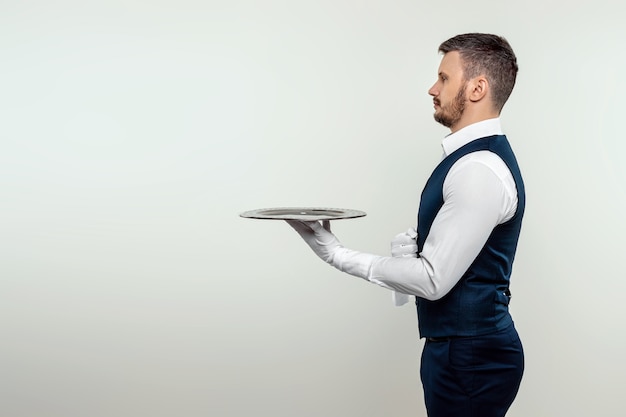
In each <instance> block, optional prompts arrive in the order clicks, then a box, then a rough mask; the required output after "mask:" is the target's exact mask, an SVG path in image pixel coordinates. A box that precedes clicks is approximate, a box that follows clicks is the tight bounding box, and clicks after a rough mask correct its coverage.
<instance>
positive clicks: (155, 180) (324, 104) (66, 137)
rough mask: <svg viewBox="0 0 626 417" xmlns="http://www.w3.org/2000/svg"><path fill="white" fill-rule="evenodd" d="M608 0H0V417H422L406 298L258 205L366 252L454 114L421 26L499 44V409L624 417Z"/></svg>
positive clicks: (617, 104) (412, 211)
mask: <svg viewBox="0 0 626 417" xmlns="http://www.w3.org/2000/svg"><path fill="white" fill-rule="evenodd" d="M617 6H618V2H617V1H615V2H611V1H608V0H599V1H595V2H589V3H587V4H584V5H582V4H581V5H575V4H568V5H565V6H564V5H562V3H561V2H550V1H545V0H541V1H539V0H530V1H527V2H525V3H519V2H502V1H497V2H496V1H486V0H478V1H473V2H466V1H460V0H453V1H448V2H443V3H442V2H428V3H427V2H420V1H408V0H398V1H393V2H386V1H382V0H372V1H356V0H333V1H317V2H305V1H280V0H267V1H253V0H239V1H237V0H235V1H222V2H219V1H208V2H207V1H192V0H179V1H172V0H161V1H143V0H138V1H114V0H109V1H102V2H84V1H74V2H72V1H55V2H52V1H45V2H44V1H34V2H17V1H2V2H0V51H1V52H2V53H1V54H0V56H1V61H0V74H1V77H0V111H1V119H0V120H1V121H2V122H1V123H0V141H1V143H0V145H1V148H0V207H1V208H2V209H1V212H2V216H0V231H1V239H0V335H1V336H0V416H2V417H57V416H58V417H84V416H90V417H99V416H107V417H109V416H116V417H126V416H128V417H137V416H150V417H160V416H185V417H193V416H203V417H205V416H215V417H244V416H258V417H262V416H268V417H292V416H298V417H319V416H325V417H351V416H355V417H356V416H359V417H366V416H372V417H374V416H397V417H401V416H406V417H408V416H424V415H425V411H424V407H423V403H422V394H421V385H420V381H419V355H420V352H421V348H422V341H420V340H419V337H418V334H417V323H416V314H415V311H414V308H413V307H412V306H410V305H409V306H404V307H402V308H395V307H393V306H392V304H391V301H390V295H389V293H388V292H387V291H386V290H384V289H381V288H379V287H376V286H374V285H370V284H367V283H365V282H364V281H362V280H359V279H357V278H354V277H350V276H348V275H343V274H341V273H340V272H338V271H336V270H334V269H333V268H331V267H329V266H327V265H325V264H324V263H323V262H321V261H320V260H319V259H317V258H316V257H315V255H314V254H313V253H312V252H311V251H310V250H309V248H308V247H306V245H305V244H304V243H303V242H302V241H301V240H300V238H299V237H298V236H297V235H296V234H295V233H294V232H293V230H291V229H290V228H289V227H288V226H287V225H286V224H284V223H283V222H276V221H261V220H250V219H243V218H240V217H239V216H238V214H239V213H241V212H243V211H246V210H251V209H256V208H264V207H281V206H322V207H340V208H353V209H360V210H363V211H366V212H367V216H366V217H364V218H360V219H353V220H341V221H336V222H333V230H334V231H335V233H336V234H337V236H338V237H339V239H340V240H341V241H342V242H343V244H344V245H346V246H347V247H350V248H352V249H357V250H362V251H366V252H371V253H376V254H380V255H387V254H388V253H389V241H390V240H391V238H392V237H393V236H394V235H395V234H397V233H399V232H401V231H404V230H406V229H407V228H408V227H409V226H413V225H415V221H416V212H417V207H418V204H419V193H420V192H421V188H422V186H423V184H424V182H425V181H426V179H427V177H428V175H429V173H430V171H431V170H432V168H433V167H434V166H435V164H436V163H437V161H438V160H439V157H440V155H441V148H440V141H441V138H442V137H443V136H444V135H445V134H446V133H447V131H446V129H444V128H443V127H441V126H439V125H437V124H436V123H435V122H434V121H433V119H432V102H431V98H430V97H429V96H428V95H427V90H428V88H429V87H430V86H431V84H432V83H433V82H434V81H435V77H436V69H437V66H438V65H439V61H440V55H439V54H438V53H437V47H438V45H439V44H440V43H441V42H442V41H444V40H445V39H447V38H449V37H451V36H454V35H456V34H458V33H463V32H474V31H480V32H493V33H498V34H501V35H503V36H505V37H506V38H507V39H508V40H509V41H510V43H511V44H512V46H513V48H514V49H515V51H516V53H517V56H518V61H519V64H520V73H519V77H518V83H517V86H516V88H515V91H514V92H513V95H512V96H511V99H510V101H509V103H507V105H506V106H505V109H504V113H503V115H502V123H503V127H504V130H505V132H506V133H507V135H508V137H509V139H510V140H511V142H512V145H513V147H514V149H515V151H516V153H517V156H518V160H519V162H520V165H521V167H522V170H523V174H524V177H525V181H526V188H527V198H528V204H527V212H526V213H527V214H526V218H525V224H524V229H523V232H522V237H521V242H520V247H519V251H518V255H517V259H516V263H515V266H514V272H513V278H512V292H513V299H512V306H511V310H512V314H513V316H514V319H515V322H516V325H517V328H518V330H519V332H520V334H521V336H522V339H523V343H524V346H525V350H526V361H527V363H526V373H525V377H524V380H523V383H522V387H521V390H520V393H519V395H518V398H517V400H516V402H515V403H514V405H513V407H512V409H511V410H510V412H509V414H508V415H509V416H511V417H521V416H534V417H543V416H563V415H567V416H572V417H573V416H589V415H598V416H600V415H618V414H620V413H623V403H622V396H623V393H622V391H623V376H624V373H625V371H626V365H625V362H624V359H623V352H624V351H625V349H626V338H625V336H624V332H623V330H624V317H625V315H626V307H625V306H624V302H623V294H624V290H625V287H626V284H625V281H626V280H624V275H625V274H624V272H623V268H622V267H621V266H622V263H623V259H624V249H625V248H626V245H625V242H624V234H625V233H626V221H625V220H624V214H623V213H624V209H625V208H626V192H625V191H626V168H625V164H624V163H623V155H624V151H625V150H626V145H625V144H624V135H623V129H622V128H621V122H622V121H623V118H624V116H623V113H624V102H623V98H624V97H625V96H626V85H625V81H624V75H623V74H625V73H626V58H625V57H624V54H623V53H622V50H623V48H624V45H623V43H624V40H626V28H625V26H624V24H623V22H624V18H625V17H626V16H625V15H624V12H622V11H621V10H622V8H618V7H617Z"/></svg>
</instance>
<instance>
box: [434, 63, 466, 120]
mask: <svg viewBox="0 0 626 417" xmlns="http://www.w3.org/2000/svg"><path fill="white" fill-rule="evenodd" d="M466 87H467V81H466V80H465V79H464V77H463V66H462V61H461V56H460V55H459V53H458V52H456V51H452V52H448V53H447V54H445V55H444V56H443V58H442V60H441V63H440V64H439V70H438V76H437V82H435V84H434V85H433V86H432V87H431V88H430V90H428V94H430V95H431V96H432V97H433V103H434V106H435V114H434V117H435V120H436V121H437V122H438V123H441V124H442V125H444V126H445V127H449V128H453V127H454V126H455V125H456V124H457V123H458V122H459V121H460V120H461V117H462V116H463V111H464V110H465V103H466V96H465V90H466Z"/></svg>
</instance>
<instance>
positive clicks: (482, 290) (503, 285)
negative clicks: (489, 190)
mask: <svg viewBox="0 0 626 417" xmlns="http://www.w3.org/2000/svg"><path fill="white" fill-rule="evenodd" d="M483 150H487V151H490V152H494V153H495V154H497V155H498V156H499V157H500V158H502V160H503V161H504V162H505V164H506V165H507V166H508V168H509V170H510V171H511V173H512V174H513V179H514V180H515V186H516V187H517V197H518V203H517V211H516V212H515V214H514V216H513V217H512V218H511V219H510V220H508V221H507V222H505V223H503V224H500V225H498V226H496V227H495V228H494V229H493V231H492V232H491V235H490V236H489V238H488V239H487V242H486V243H485V245H484V246H483V248H482V250H481V251H480V253H479V254H478V256H477V257H476V259H475V260H474V262H473V263H472V264H471V265H470V267H469V268H468V270H467V271H466V272H465V273H464V274H463V276H462V277H461V279H460V280H459V281H458V283H457V284H456V285H455V286H454V287H453V288H452V290H451V291H450V292H449V293H448V294H446V295H445V296H444V297H442V298H441V299H439V300H434V301H430V300H427V299H425V298H421V297H416V304H417V315H418V325H419V331H420V336H421V337H454V336H478V335H483V334H489V333H492V332H495V331H498V330H501V329H504V328H506V327H508V326H509V325H510V324H511V323H512V322H513V320H512V318H511V315H510V314H509V309H508V305H509V300H510V295H511V293H510V291H509V282H510V278H511V270H512V267H513V260H514V258H515V251H516V249H517V243H518V240H519V235H520V230H521V226H522V217H523V215H524V208H525V204H526V196H525V192H524V182H523V180H522V175H521V173H520V170H519V166H518V164H517V160H516V158H515V155H514V154H513V150H512V149H511V147H510V145H509V142H508V140H507V139H506V137H505V136H503V135H495V136H489V137H485V138H480V139H476V140H474V141H472V142H470V143H468V144H466V145H464V146H462V147H461V148H459V149H457V150H456V151H454V152H453V153H451V154H450V155H448V156H447V157H446V158H444V159H443V160H442V161H441V163H440V164H439V165H438V166H437V167H436V168H435V170H434V171H433V173H432V174H431V176H430V178H429V179H428V181H427V182H426V185H425V187H424V190H423V191H422V196H421V200H420V206H419V212H418V224H417V232H418V237H417V245H418V253H421V251H422V250H423V248H424V242H425V241H426V238H427V237H428V233H429V231H430V227H431V225H432V223H433V221H434V219H435V217H436V216H437V213H438V212H439V210H440V209H441V207H442V206H443V203H444V201H443V184H444V181H445V179H446V175H447V174H448V172H449V171H450V168H451V167H452V166H453V165H454V163H455V162H457V161H458V160H459V159H460V158H462V157H463V156H465V155H467V154H469V153H472V152H477V151H483ZM477 192H479V191H477ZM452 256H454V255H452Z"/></svg>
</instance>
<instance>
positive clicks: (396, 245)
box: [391, 227, 417, 258]
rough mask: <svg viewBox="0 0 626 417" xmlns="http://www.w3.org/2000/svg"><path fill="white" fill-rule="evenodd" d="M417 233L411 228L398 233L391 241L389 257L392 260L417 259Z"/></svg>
mask: <svg viewBox="0 0 626 417" xmlns="http://www.w3.org/2000/svg"><path fill="white" fill-rule="evenodd" d="M416 239H417V231H416V230H415V229H414V228H413V227H411V228H410V229H409V230H407V231H406V232H404V233H399V234H398V235H396V236H395V237H394V238H393V240H392V241H391V256H393V257H394V258H417V240H416Z"/></svg>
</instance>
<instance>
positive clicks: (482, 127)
mask: <svg viewBox="0 0 626 417" xmlns="http://www.w3.org/2000/svg"><path fill="white" fill-rule="evenodd" d="M502 134H503V133H502V127H501V125H500V118H499V117H496V118H495V119H487V120H483V121H481V122H477V123H474V124H471V125H469V126H465V127H464V128H463V129H461V130H459V131H456V132H454V133H451V134H449V135H448V136H446V137H445V138H444V139H443V142H442V143H441V147H442V148H443V152H444V154H445V155H446V156H448V155H450V154H451V153H452V152H454V151H456V150H457V149H459V148H460V147H461V146H463V145H467V144H468V143H470V142H471V141H473V140H476V139H480V138H485V137H488V136H494V135H502Z"/></svg>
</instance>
